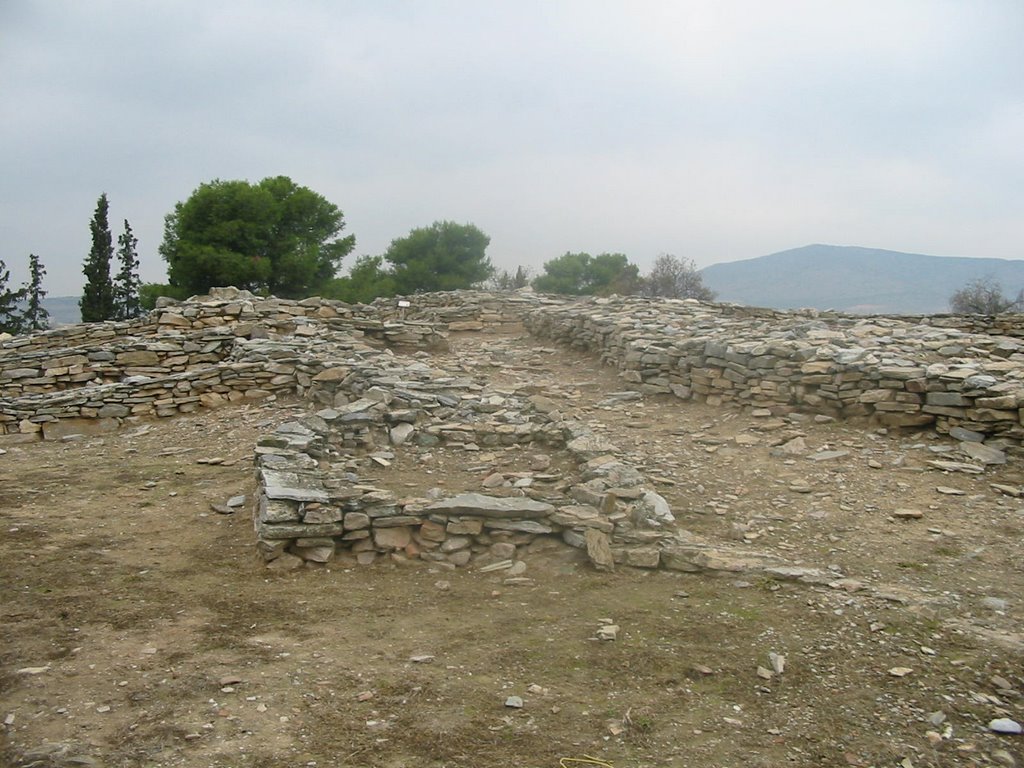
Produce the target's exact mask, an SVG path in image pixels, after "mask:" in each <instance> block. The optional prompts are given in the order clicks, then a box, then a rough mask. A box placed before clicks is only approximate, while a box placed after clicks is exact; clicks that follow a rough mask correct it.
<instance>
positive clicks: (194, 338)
mask: <svg viewBox="0 0 1024 768" xmlns="http://www.w3.org/2000/svg"><path fill="white" fill-rule="evenodd" d="M407 301H408V303H409V306H408V307H399V306H398V304H397V302H396V301H395V300H378V301H377V302H375V303H373V304H371V305H356V306H352V305H347V304H344V303H342V302H336V301H328V300H324V299H320V298H311V299H306V300H303V301H287V300H280V299H276V298H272V297H271V298H258V297H255V296H252V295H251V294H248V293H246V292H244V291H238V290H236V289H216V290H214V291H213V292H211V295H210V296H206V297H196V298H193V299H191V300H189V301H186V302H182V303H170V302H168V303H165V304H163V305H162V306H161V307H160V308H158V309H157V310H155V311H154V312H152V313H150V314H149V315H148V316H147V317H145V318H141V319H139V320H135V321H130V322H123V323H100V324H90V325H79V326H72V327H66V328H59V329H56V330H51V331H46V332H43V333H39V334H34V335H30V336H20V337H15V338H8V339H6V340H0V444H2V443H3V442H22V441H31V440H37V439H55V438H60V437H63V436H67V435H69V434H75V433H89V434H95V433H102V432H105V431H111V430H115V429H117V428H119V427H120V426H121V425H123V424H126V423H133V422H136V421H138V420H140V419H146V418H166V417H172V416H174V415H176V414H179V413H189V412H194V411H196V410H199V409H201V408H218V407H222V406H226V405H228V404H230V403H232V402H237V401H258V400H260V399H263V398H268V397H271V396H278V395H279V396H295V397H298V398H300V399H301V400H303V401H305V402H306V403H307V404H308V410H307V413H306V414H305V415H303V416H301V417H298V418H295V419H293V420H290V421H287V422H285V423H283V424H280V425H279V426H278V427H277V428H276V429H275V430H274V431H273V432H270V433H268V434H266V435H264V436H263V437H261V438H260V439H259V440H258V441H257V445H256V446H255V467H256V476H257V480H258V493H257V496H256V503H255V508H254V512H253V515H254V526H255V534H256V536H255V539H256V544H257V547H258V550H259V552H260V554H261V556H262V559H263V561H264V562H266V563H267V564H268V566H269V567H271V568H276V569H290V568H294V567H299V566H301V565H303V564H306V563H309V564H320V563H327V562H330V561H332V560H333V559H335V558H337V557H339V556H341V554H342V553H346V557H350V558H353V559H355V560H356V561H357V562H360V563H370V562H373V561H374V560H376V559H377V558H379V557H382V556H386V557H392V558H395V559H402V560H404V559H420V560H426V561H430V562H435V563H439V564H444V565H445V566H446V567H462V566H467V565H469V566H473V567H475V568H477V569H478V570H481V571H502V572H503V573H504V575H505V576H506V577H507V578H509V579H516V578H520V576H521V572H522V569H523V564H522V562H521V561H520V560H519V559H518V558H520V557H521V556H522V555H523V554H525V553H529V552H533V551H538V550H541V549H543V548H544V547H546V546H548V545H550V544H551V543H552V542H559V543H561V544H565V545H569V546H572V547H576V548H579V549H581V550H584V551H585V552H586V553H587V556H588V557H589V559H590V561H591V562H592V563H593V564H594V565H595V566H596V567H598V568H601V569H608V570H610V569H613V568H614V567H615V565H616V564H623V565H627V566H633V567H640V568H659V567H660V568H668V569H673V570H683V571H716V570H717V571H722V570H724V571H737V570H745V571H751V570H754V571H759V572H762V573H764V574H766V575H768V576H773V577H777V578H801V579H803V580H811V581H813V580H817V579H823V580H827V579H828V578H829V577H828V575H827V574H819V573H818V572H816V571H813V570H811V569H798V568H791V567H789V566H787V565H786V564H785V563H784V562H781V561H779V560H777V559H773V558H771V557H768V556H766V555H763V554H759V553H755V552H746V551H740V550H737V549H735V548H734V547H729V548H727V549H723V548H720V547H716V546H713V545H712V544H711V543H709V542H707V541H702V540H699V539H698V538H697V537H695V536H693V535H692V534H689V533H687V532H686V531H685V530H682V529H680V528H679V527H677V525H676V524H675V521H674V517H673V513H672V511H671V510H670V509H669V507H668V504H667V503H666V501H665V499H664V498H662V497H661V496H660V495H659V494H658V493H657V492H656V491H655V489H654V488H653V486H652V485H651V484H650V483H649V482H648V481H647V479H646V478H645V477H644V476H643V474H642V473H641V472H640V471H638V469H637V468H636V467H633V466H630V465H628V464H626V463H624V462H622V461H621V460H620V459H618V458H617V457H616V450H615V447H614V446H613V445H609V444H607V443H605V442H604V441H603V440H602V439H600V438H599V437H597V436H596V435H594V434H593V433H591V431H590V430H589V429H588V427H587V426H586V425H585V424H582V423H580V422H574V421H571V420H566V419H564V418H562V416H561V415H560V414H559V413H558V412H557V411H554V410H552V409H550V408H546V407H544V406H543V404H542V403H540V402H538V401H537V399H536V398H531V396H530V395H529V393H528V392H526V391H519V390H512V391H502V392H500V393H499V392H495V391H493V390H492V389H489V388H488V387H487V385H486V383H485V382H481V381H479V380H477V379H476V378H474V377H472V376H468V375H467V374H466V373H465V372H462V371H454V372H453V371H446V370H443V369H441V368H439V367H437V365H436V362H435V360H434V359H433V356H432V354H431V352H432V351H434V350H438V349H444V348H445V347H446V346H447V341H448V338H449V334H452V333H459V332H462V331H485V332H486V331H489V330H493V331H513V330H522V329H523V328H525V329H526V330H528V331H529V333H530V334H532V335H533V336H534V337H536V338H538V339H544V340H546V341H550V342H552V343H555V344H558V345H566V346H569V347H572V348H574V349H578V350H582V351H584V352H586V353H588V354H591V355H593V356H594V357H595V358H597V359H600V360H601V361H602V362H603V363H604V364H606V365H610V366H614V367H615V368H617V369H618V371H619V375H620V377H621V378H622V380H623V382H624V387H625V389H626V390H627V391H625V392H622V393H619V394H618V395H617V397H618V398H620V399H621V400H622V401H626V400H628V399H630V398H633V397H638V396H643V395H666V396H673V397H676V398H680V399H683V400H688V399H699V400H703V401H706V402H708V403H710V404H716V405H722V406H726V405H728V406H733V407H743V408H747V409H750V410H752V411H754V412H756V413H758V414H759V415H764V416H774V417H784V416H788V415H790V414H793V413H798V412H799V413H805V414H823V415H827V416H829V417H834V418H842V419H855V420H862V421H864V422H866V423H867V422H870V423H876V424H880V425H886V426H892V427H901V428H912V429H933V430H936V431H938V432H939V433H942V434H947V435H950V436H951V437H953V438H955V439H958V440H960V441H961V442H962V447H963V449H964V453H966V454H967V455H968V456H969V457H971V458H972V459H973V460H974V461H976V462H977V463H978V464H979V465H982V464H984V463H995V462H998V461H1004V460H1005V457H1006V455H1007V454H1008V453H1009V454H1015V453H1019V452H1020V450H1021V448H1020V446H1021V440H1022V438H1024V427H1022V420H1021V417H1022V413H1024V411H1022V406H1024V345H1022V342H1021V339H1022V338H1024V318H1022V317H1021V316H1019V315H1012V316H1011V315H1007V316H1000V317H996V318H984V317H959V316H935V317H913V318H907V317H851V316H842V315H837V314H833V313H820V312H812V311H799V312H776V311H772V310H764V309H756V308H748V307H739V306H734V305H722V304H704V303H700V302H696V301H693V300H685V301H679V300H654V299H643V298H638V297H612V298H598V299H595V298H588V299H581V300H569V299H564V298H554V297H549V296H536V295H532V294H518V293H486V292H452V293H439V294H428V295H419V296H413V297H407ZM470 443H472V444H475V445H477V446H484V447H487V446H521V447H523V448H524V449H529V450H536V451H544V452H546V453H555V454H557V455H558V456H561V457H565V460H566V461H567V462H568V463H569V464H570V465H571V467H572V469H571V470H570V472H569V475H570V478H569V480H568V481H566V480H565V478H564V477H563V478H560V479H559V483H557V484H556V483H554V482H553V481H554V477H555V476H554V475H552V476H551V477H550V478H548V477H546V476H545V475H544V474H543V470H542V469H541V471H540V473H539V474H536V475H535V476H534V477H533V478H532V480H531V482H530V483H529V484H526V483H524V484H521V485H519V486H517V485H515V484H512V487H507V488H506V487H502V488H499V489H496V490H494V491H492V494H491V495H485V494H480V493H476V492H466V493H456V494H454V495H451V496H447V497H444V496H440V497H439V496H438V495H437V494H432V495H431V494H427V489H421V490H420V492H421V493H422V494H424V495H421V496H416V495H414V496H411V497H405V498H399V497H398V496H397V495H396V494H395V492H394V491H392V490H389V489H387V488H379V487H376V486H373V485H368V484H366V483H364V482H363V481H361V480H360V478H359V477H358V475H357V474H355V473H353V471H352V468H353V467H354V466H356V465H357V463H358V461H360V460H363V459H365V458H366V457H370V458H371V459H372V458H373V457H374V455H375V453H379V451H380V450H381V449H384V448H386V449H388V450H396V451H397V450H404V449H407V448H408V447H409V446H419V447H429V446H432V445H437V444H444V445H452V446H465V445H467V444H470ZM378 460H382V461H384V460H383V459H380V457H379V456H378ZM936 461H937V462H940V463H941V460H938V459H937V460H936ZM937 466H938V464H937ZM940 468H941V467H940ZM978 469H979V471H980V466H979V467H978ZM546 480H551V481H552V482H550V483H548V482H545V481H546Z"/></svg>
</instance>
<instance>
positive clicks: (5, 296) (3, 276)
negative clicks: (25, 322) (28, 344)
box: [0, 259, 25, 333]
mask: <svg viewBox="0 0 1024 768" xmlns="http://www.w3.org/2000/svg"><path fill="white" fill-rule="evenodd" d="M10 279H11V271H10V270H9V269H8V268H7V265H6V264H4V262H3V259H0V333H21V325H22V318H21V314H20V313H19V312H18V302H19V301H21V300H22V299H23V298H25V289H24V288H21V289H19V290H17V291H12V290H10V289H8V288H7V283H8V281H9V280H10Z"/></svg>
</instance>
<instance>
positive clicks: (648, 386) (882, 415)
mask: <svg viewBox="0 0 1024 768" xmlns="http://www.w3.org/2000/svg"><path fill="white" fill-rule="evenodd" d="M526 325H527V327H528V328H529V330H530V332H531V333H533V334H534V335H536V336H538V337H541V338H546V339H551V340H553V341H556V342H558V343H560V344H566V345H569V346H572V347H574V348H576V349H580V350H584V351H586V352H588V353H590V354H593V355H595V356H597V357H599V358H600V359H601V360H602V361H603V362H605V363H607V364H609V365H613V366H615V367H617V368H618V370H619V371H620V375H621V376H622V378H623V379H624V381H626V382H628V383H629V385H631V386H633V387H635V388H636V389H638V390H639V391H641V392H645V393H665V394H674V395H676V396H677V397H680V398H683V399H689V398H698V399H702V400H705V401H707V402H709V403H712V404H716V405H718V404H723V403H730V404H733V405H739V406H748V407H750V408H755V409H768V410H770V411H772V412H773V413H775V414H784V413H788V412H791V411H803V412H807V413H819V414H826V415H830V416H835V417H839V418H862V419H871V420H872V421H874V422H877V423H880V424H884V425H891V426H903V427H925V426H928V427H933V428H935V429H937V430H938V431H939V432H942V433H947V432H949V431H950V429H953V428H956V427H959V428H961V429H966V430H968V431H971V432H974V433H976V434H977V435H979V438H978V439H992V440H999V441H1002V442H1003V443H1004V444H1006V445H1010V444H1012V445H1019V443H1020V441H1021V439H1022V438H1024V429H1022V427H1021V405H1022V404H1024V344H1022V342H1021V341H1020V340H1018V339H1016V338H1011V337H1009V336H997V335H989V334H983V333H973V332H968V331H964V330H960V329H959V328H951V327H938V326H935V325H921V324H914V323H911V322H908V321H907V320H905V319H903V318H886V317H864V318H860V317H845V316H836V315H828V314H824V315H823V314H819V313H783V312H774V311H770V310H751V309H748V308H737V307H731V306H723V305H712V304H701V303H699V302H695V301H661V300H645V299H639V298H625V299H592V300H588V301H584V302H579V303H575V304H570V305H563V306H556V307H545V308H542V309H536V310H533V311H532V312H530V313H529V315H528V317H527V320H526Z"/></svg>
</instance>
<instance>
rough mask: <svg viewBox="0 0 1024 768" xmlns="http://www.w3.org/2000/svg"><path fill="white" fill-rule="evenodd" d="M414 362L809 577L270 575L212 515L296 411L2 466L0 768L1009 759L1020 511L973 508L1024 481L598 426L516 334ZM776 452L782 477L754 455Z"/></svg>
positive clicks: (512, 456)
mask: <svg viewBox="0 0 1024 768" xmlns="http://www.w3.org/2000/svg"><path fill="white" fill-rule="evenodd" d="M438 360H439V362H442V363H443V364H444V365H446V366H451V367H455V366H462V367H463V368H464V369H465V370H467V371H471V372H473V373H474V374H475V375H479V376H482V377H487V378H488V380H490V381H491V382H492V384H493V386H495V387H498V388H505V389H507V390H512V389H515V388H518V387H529V391H531V392H541V393H543V394H546V395H548V396H549V397H551V398H552V399H555V400H556V401H557V402H558V403H560V406H561V408H562V410H563V412H564V413H565V414H566V415H572V416H575V417H577V418H581V419H583V420H585V421H588V422H590V423H591V424H592V426H593V427H594V428H595V430H597V431H599V432H600V433H601V434H603V435H605V436H606V437H607V438H608V439H609V440H611V441H612V442H613V443H615V444H616V445H618V446H619V447H620V448H621V450H622V452H623V455H624V456H625V457H627V458H628V459H629V460H630V461H632V462H634V463H635V464H636V465H637V466H638V467H639V468H640V469H641V470H642V471H643V472H645V473H646V474H647V475H648V477H650V478H652V479H653V480H654V482H655V483H656V484H657V487H658V489H659V491H660V492H661V493H662V494H663V495H665V496H666V498H668V500H669V501H670V502H671V503H672V506H673V510H674V512H675V514H676V518H677V520H678V523H679V525H680V527H682V528H685V529H687V530H690V531H693V532H695V533H697V534H700V535H702V536H706V537H708V538H709V539H712V540H715V541H721V542H723V543H724V544H725V545H739V546H744V547H746V548H748V549H749V548H754V549H760V550H763V551H765V552H768V553H771V554H774V555H778V556H781V557H784V558H786V559H787V560H788V561H789V562H791V563H793V564H796V565H800V566H804V567H815V568H822V569H830V570H831V572H832V573H834V575H835V580H834V581H833V582H832V583H831V584H830V585H829V584H819V585H807V584H799V583H794V582H778V581H772V580H767V579H765V578H763V577H760V576H756V575H750V574H743V573H734V574H726V575H724V576H718V577H713V576H707V575H693V574H682V573H672V572H663V571H662V572H648V571H642V570H633V569H628V568H620V569H619V570H618V571H617V572H616V573H613V574H607V573H597V572H595V571H593V570H592V569H591V568H590V566H589V565H588V564H587V563H586V562H585V560H583V559H581V557H580V555H579V553H577V552H576V551H575V550H569V549H567V548H566V549H563V548H552V549H550V550H549V551H547V552H540V553H533V554H531V555H529V556H528V557H527V562H528V571H527V574H526V575H527V576H529V577H530V578H531V579H532V582H531V583H528V584H524V585H516V586H509V585H506V584H504V583H503V580H502V577H501V575H500V574H481V573H476V572H473V571H472V570H471V569H459V570H444V569H442V568H440V567H438V566H437V565H431V564H427V563H423V564H418V563H417V564H411V565H410V564H402V563H398V562H392V561H381V562H378V564H376V565H373V566H370V567H358V566H354V565H349V564H347V563H346V562H336V563H332V564H330V565H329V566H328V567H324V568H318V569H312V568H309V569H303V570H300V571H297V572H293V573H288V574H277V573H272V572H268V571H267V570H266V569H265V568H264V567H263V566H262V564H261V563H260V562H258V560H257V557H256V554H255V548H254V538H253V531H252V521H251V517H250V514H249V512H248V511H247V509H248V507H246V508H243V509H241V510H239V511H238V512H236V513H235V514H231V515H224V514H219V513H217V512H216V511H214V510H213V509H212V508H211V504H223V503H224V502H225V501H226V500H227V499H228V498H229V497H231V496H234V495H236V494H247V495H249V498H250V499H251V497H252V493H253V491H254V488H255V484H254V479H253V470H252V448H253V444H254V442H255V439H256V437H257V436H258V435H260V434H262V433H264V432H266V431H269V430H270V429H272V428H273V427H274V426H275V425H276V424H278V423H279V422H281V421H284V420H285V419H287V418H288V417H289V416H291V415H293V414H294V413H295V412H297V411H301V409H302V408H303V406H302V405H301V404H300V403H297V402H283V401H278V402H273V403H260V404H251V405H248V406H240V407H232V408H226V409H222V410H218V411H213V412H205V413H202V414H197V415H193V416H187V417H181V418H178V419H174V420H164V421H154V422H145V423H140V424H135V425H129V426H126V427H125V428H124V429H123V430H122V431H121V432H119V433H117V434H112V435H105V436H103V437H85V438H81V439H75V440H67V441H64V442H47V443H32V444H23V445H16V444H7V443H4V444H0V448H2V449H4V450H5V451H6V453H4V454H3V455H0V526H2V528H0V530H2V537H0V579H2V581H0V588H2V590H3V601H2V606H0V611H2V616H0V640H2V643H0V720H2V722H3V725H2V732H3V737H2V743H0V764H2V765H5V766H6V765H9V766H46V767H51V766H83V765H84V766H102V767H106V766H153V767H155V766H247V767H250V768H257V767H260V768H264V767H266V768H269V767H270V766H320V767H324V766H379V767H380V768H399V767H400V766H408V767H410V768H411V767H412V766H416V767H417V768H439V767H440V766H466V767H467V768H468V767H473V768H476V766H508V767H509V768H511V767H513V766H515V768H520V767H522V768H534V767H536V768H555V767H557V766H560V765H562V766H583V765H588V764H589V765H601V764H607V765H611V766H614V768H635V767H639V766H701V767H707V768H716V767H721V768H726V767H731V768H739V767H740V766H766V767H767V766H865V767H866V766H879V767H881V766H903V768H907V767H908V766H954V765H972V766H973V765H978V766H999V765H1024V756H1022V755H1024V736H1008V735H998V734H995V733H992V732H990V731H989V729H988V727H987V725H988V723H989V721H990V720H992V719H993V718H999V717H1008V718H1012V719H1015V720H1016V721H1018V722H1021V721H1024V699H1022V698H1021V691H1024V665H1022V661H1024V637H1022V635H1021V634H1020V632H1021V631H1022V629H1021V622H1020V616H1021V608H1022V603H1021V601H1022V595H1024V565H1022V563H1024V561H1022V557H1021V555H1022V546H1021V540H1022V539H1021V534H1022V532H1024V506H1022V502H1021V501H1020V500H1018V499H1017V498H1014V497H1012V496H1008V495H1005V494H1004V493H1000V492H997V491H996V490H994V489H993V488H992V487H991V484H992V483H999V484H1003V485H1006V486H1013V487H1016V486H1020V485H1022V484H1024V468H1022V467H1024V465H1022V461H1024V460H1022V459H1021V458H1015V457H1011V459H1010V462H1009V463H1008V464H1006V465H1004V466H998V467H990V468H988V469H987V471H986V472H985V473H984V474H983V475H969V474H963V473H945V472H940V471H937V470H934V469H931V468H929V466H928V465H927V464H926V462H927V461H929V460H930V459H934V458H955V454H954V453H952V449H953V448H954V445H953V443H952V442H951V441H949V440H946V439H944V438H940V437H938V436H935V435H928V434H927V433H917V434H896V433H894V432H893V431H889V432H888V433H886V432H884V431H879V430H877V429H875V428H872V427H868V426H854V425H845V424H837V423H818V422H816V421H814V420H811V419H808V420H805V421H801V422H792V421H783V420H779V419H774V418H765V417H758V416H754V415H751V414H746V413H740V412H738V411H735V410H729V409H727V408H723V409H716V408H711V407H708V406H706V405H702V404H695V403H684V402H681V401H678V400H674V399H671V398H663V397H651V398H646V399H645V400H644V401H642V402H630V403H625V404H621V405H617V406H614V405H601V403H602V401H604V400H605V398H607V396H608V394H609V393H612V392H616V391H621V390H622V389H623V385H622V384H621V382H620V381H619V380H618V379H617V377H616V376H615V374H614V371H612V370H610V369H607V368H604V369H602V368H601V367H600V366H599V365H598V364H597V363H596V362H595V361H593V360H591V359H589V358H586V357H583V356H580V355H576V354H572V353H568V352H566V351H565V350H556V349H553V348H550V347H548V348H545V347H542V346H537V344H536V342H533V341H531V340H529V339H527V338H520V337H517V336H488V335H465V336H460V337H458V338H456V339H454V340H453V350H452V352H451V353H448V354H444V355H441V356H439V358H438ZM798 436H800V437H803V440H804V442H805V443H806V445H807V451H806V452H805V453H800V452H797V453H793V454H787V453H783V452H780V451H779V450H778V448H777V446H778V445H780V444H782V443H784V442H786V441H789V440H790V439H792V438H794V437H798ZM822 451H825V452H828V451H835V452H838V454H839V455H835V454H829V453H825V454H822V453H821V452H822ZM531 453H532V451H529V450H519V449H507V450H502V449H497V450H496V451H494V452H490V453H488V452H487V451H481V452H479V453H469V452H466V451H465V450H463V449H458V450H455V449H444V448H437V447H434V448H431V449H429V451H426V449H418V448H415V447H410V448H408V449H404V450H401V451H398V452H396V456H395V459H394V461H393V463H392V465H391V466H390V467H388V468H383V467H373V466H370V465H369V464H367V466H365V467H364V468H363V470H362V472H361V476H365V478H366V479H368V480H370V481H372V482H374V483H376V484H378V485H381V486H385V487H389V488H393V489H397V490H400V491H402V492H403V494H404V495H417V494H422V493H423V492H425V491H426V490H427V489H428V488H430V487H434V486H437V487H441V488H444V489H446V490H449V491H452V492H455V491H461V490H481V487H480V482H481V480H482V479H483V478H484V477H485V476H487V475H488V474H489V473H490V472H491V471H492V470H493V469H494V468H506V469H512V470H514V469H516V468H517V467H520V466H521V465H522V468H524V469H525V465H526V464H527V463H528V458H529V455H530V454H531ZM823 455H824V458H822V456H823ZM830 455H831V456H833V457H832V458H829V456H830ZM940 489H941V490H940ZM908 509H909V510H914V511H915V514H916V513H920V515H921V516H920V517H903V516H900V515H904V514H906V513H900V514H899V515H897V514H894V513H896V512H897V511H898V510H908ZM605 620H610V621H611V622H613V623H614V624H616V625H618V626H619V627H620V631H619V634H618V638H617V639H616V640H614V641H601V640H598V639H596V632H597V630H598V628H599V627H601V626H602V624H603V623H607V622H606V621H605ZM769 654H777V655H781V656H784V657H785V664H784V669H783V671H782V672H781V674H779V673H778V672H776V671H773V670H772V664H771V662H770V660H769ZM776 663H777V662H776ZM510 696H518V697H520V698H521V699H522V701H523V706H522V707H521V708H513V707H508V706H506V700H507V699H508V697H510ZM587 759H589V760H591V762H590V763H586V762H584V761H585V760H587ZM574 760H575V762H574ZM599 761H603V762H599Z"/></svg>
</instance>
